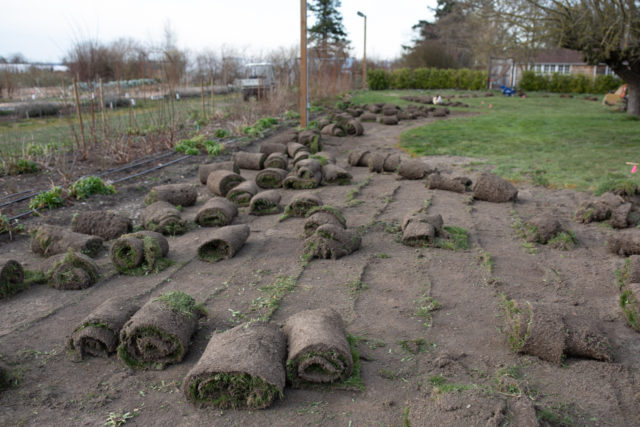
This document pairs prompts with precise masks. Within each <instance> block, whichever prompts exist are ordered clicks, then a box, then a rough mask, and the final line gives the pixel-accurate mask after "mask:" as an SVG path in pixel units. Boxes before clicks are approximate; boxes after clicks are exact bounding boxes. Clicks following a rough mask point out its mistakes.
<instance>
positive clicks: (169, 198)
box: [144, 184, 198, 207]
mask: <svg viewBox="0 0 640 427" xmlns="http://www.w3.org/2000/svg"><path fill="white" fill-rule="evenodd" d="M159 200H161V201H163V202H167V203H171V204H172V205H174V206H183V207H186V206H193V205H195V204H196V200H198V190H197V189H196V186H195V185H193V184H167V185H159V186H157V187H153V188H152V189H151V191H150V192H149V194H147V196H146V197H145V198H144V203H145V204H147V205H150V204H151V203H154V202H157V201H159Z"/></svg>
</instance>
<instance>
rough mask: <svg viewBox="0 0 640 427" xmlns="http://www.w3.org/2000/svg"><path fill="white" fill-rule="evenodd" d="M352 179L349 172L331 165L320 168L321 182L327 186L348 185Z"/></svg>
mask: <svg viewBox="0 0 640 427" xmlns="http://www.w3.org/2000/svg"><path fill="white" fill-rule="evenodd" d="M352 178H353V177H352V176H351V174H350V173H349V172H347V171H346V170H344V169H343V168H341V167H340V166H338V165H335V164H333V163H328V164H326V165H324V166H323V167H322V182H323V183H325V184H327V185H349V184H351V179H352Z"/></svg>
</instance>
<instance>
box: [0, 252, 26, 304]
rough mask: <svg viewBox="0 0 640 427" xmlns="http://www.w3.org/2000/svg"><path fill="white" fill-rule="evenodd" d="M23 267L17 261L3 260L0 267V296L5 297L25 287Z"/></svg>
mask: <svg viewBox="0 0 640 427" xmlns="http://www.w3.org/2000/svg"><path fill="white" fill-rule="evenodd" d="M25 286H26V285H25V283H24V269H23V268H22V264H20V263H19V262H18V261H16V260H13V259H10V260H7V261H5V263H4V264H3V265H2V268H1V269H0V298H7V297H10V296H11V295H14V294H16V293H18V292H20V291H21V290H22V289H24V288H25Z"/></svg>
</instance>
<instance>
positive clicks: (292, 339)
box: [283, 308, 353, 387]
mask: <svg viewBox="0 0 640 427" xmlns="http://www.w3.org/2000/svg"><path fill="white" fill-rule="evenodd" d="M283 331H284V333H285V335H286V336H287V341H288V355H287V365H286V366H287V380H289V382H291V384H292V385H293V386H294V387H300V386H304V385H305V384H318V383H332V382H337V381H344V380H346V379H347V378H349V376H350V375H351V373H352V371H353V358H352V356H351V350H350V348H349V342H348V341H347V336H346V332H345V329H344V322H343V321H342V317H340V314H339V313H338V312H337V311H335V310H334V309H332V308H322V309H317V310H305V311H301V312H299V313H296V314H294V315H293V316H291V317H289V318H288V319H287V320H286V321H285V323H284V327H283Z"/></svg>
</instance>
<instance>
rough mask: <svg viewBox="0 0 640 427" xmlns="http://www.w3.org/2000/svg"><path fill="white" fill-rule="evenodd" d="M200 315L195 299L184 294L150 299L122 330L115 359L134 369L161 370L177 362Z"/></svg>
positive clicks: (185, 348) (184, 352)
mask: <svg viewBox="0 0 640 427" xmlns="http://www.w3.org/2000/svg"><path fill="white" fill-rule="evenodd" d="M202 315H203V311H202V309H201V308H200V307H199V306H198V305H197V304H196V302H195V300H194V299H193V298H192V297H191V296H190V295H187V294H185V293H184V292H180V291H172V292H168V293H165V294H163V295H160V296H159V297H157V298H152V299H151V300H149V301H148V302H147V303H146V304H144V305H143V306H142V308H141V309H140V310H138V311H137V312H136V313H135V314H134V315H133V317H131V319H129V320H128V321H127V322H126V323H125V325H124V326H123V327H122V330H121V331H120V345H119V346H118V357H119V358H120V360H122V361H123V362H124V363H125V364H126V365H127V366H129V367H132V368H138V369H164V367H165V366H166V365H168V364H172V363H179V362H181V361H182V359H183V358H184V356H185V354H186V353H187V350H188V349H189V341H190V340H191V335H193V332H194V331H195V329H196V326H197V325H198V319H199V317H200V316H202Z"/></svg>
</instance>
